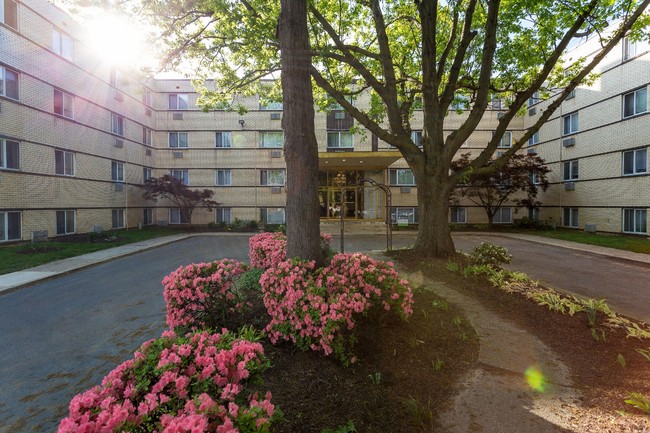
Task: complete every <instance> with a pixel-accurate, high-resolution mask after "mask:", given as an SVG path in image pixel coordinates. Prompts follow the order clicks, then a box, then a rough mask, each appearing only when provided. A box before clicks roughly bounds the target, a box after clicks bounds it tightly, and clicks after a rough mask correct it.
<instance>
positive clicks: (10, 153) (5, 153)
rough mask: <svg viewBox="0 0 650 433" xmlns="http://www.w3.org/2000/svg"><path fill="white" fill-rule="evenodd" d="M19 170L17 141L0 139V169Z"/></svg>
mask: <svg viewBox="0 0 650 433" xmlns="http://www.w3.org/2000/svg"><path fill="white" fill-rule="evenodd" d="M2 168H8V169H13V170H18V169H19V168H20V147H19V145H18V142H17V141H12V140H5V139H1V138H0V169H2Z"/></svg>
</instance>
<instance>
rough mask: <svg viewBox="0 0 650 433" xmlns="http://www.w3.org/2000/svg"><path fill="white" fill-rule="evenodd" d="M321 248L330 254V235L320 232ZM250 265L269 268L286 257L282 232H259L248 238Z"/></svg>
mask: <svg viewBox="0 0 650 433" xmlns="http://www.w3.org/2000/svg"><path fill="white" fill-rule="evenodd" d="M320 240H321V248H322V250H323V253H324V254H325V256H326V257H327V256H330V254H331V249H330V243H331V242H332V235H329V234H325V233H321V234H320ZM248 245H249V258H250V263H251V267H253V268H262V269H269V268H271V267H274V266H277V265H278V264H279V263H280V262H283V261H285V260H286V259H287V237H286V235H284V234H283V233H280V232H277V233H260V234H258V235H255V236H251V238H250V239H249V240H248Z"/></svg>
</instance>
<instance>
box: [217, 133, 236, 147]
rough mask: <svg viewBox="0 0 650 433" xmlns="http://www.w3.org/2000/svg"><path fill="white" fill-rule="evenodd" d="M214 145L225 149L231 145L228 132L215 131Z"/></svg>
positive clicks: (230, 137)
mask: <svg viewBox="0 0 650 433" xmlns="http://www.w3.org/2000/svg"><path fill="white" fill-rule="evenodd" d="M215 147H217V148H220V149H226V148H231V147H232V136H231V134H230V132H216V133H215Z"/></svg>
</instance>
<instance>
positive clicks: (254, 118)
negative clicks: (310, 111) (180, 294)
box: [0, 0, 650, 242]
mask: <svg viewBox="0 0 650 433" xmlns="http://www.w3.org/2000/svg"><path fill="white" fill-rule="evenodd" d="M641 51H642V50H641V49H639V52H638V53H637V54H635V55H634V56H633V57H630V58H629V59H626V61H625V62H621V59H620V58H619V59H618V61H617V62H616V61H615V60H614V59H612V60H611V61H610V63H609V65H610V69H613V72H611V73H610V72H609V69H607V70H605V69H604V72H603V74H602V76H601V78H600V81H599V82H602V84H601V85H600V87H598V88H597V87H596V86H592V87H589V88H587V87H584V88H580V89H577V91H576V96H575V98H574V99H573V100H572V101H567V102H565V103H564V105H563V109H562V113H560V114H558V115H556V116H555V117H554V118H553V119H552V120H551V121H549V122H548V123H547V124H546V125H544V127H543V128H542V130H541V131H540V133H539V134H538V135H537V136H536V138H535V139H534V140H532V141H531V146H530V147H529V149H524V152H526V151H534V152H538V153H539V154H540V155H541V156H543V157H544V158H546V159H547V161H548V162H549V164H551V167H552V168H553V170H554V171H553V175H552V176H553V178H552V180H553V185H552V187H551V188H550V189H549V191H548V192H547V193H546V194H545V195H544V196H543V197H541V201H542V202H543V206H542V208H541V209H540V210H539V211H538V212H537V211H536V213H535V214H534V215H533V216H536V217H537V216H539V217H540V218H554V219H555V220H556V221H561V224H563V225H566V226H569V227H578V228H581V229H583V228H584V226H585V224H595V225H596V226H597V228H598V230H604V231H612V232H621V231H624V232H636V233H640V232H641V228H643V231H646V230H647V229H646V228H645V227H646V226H645V222H643V224H641V221H642V220H643V221H645V213H646V212H647V209H646V208H647V205H648V198H649V197H648V194H650V193H649V192H648V184H647V182H648V181H647V177H646V176H640V175H641V174H643V173H645V172H642V169H643V167H645V171H647V151H645V150H644V149H645V148H644V146H647V145H648V138H647V136H648V134H647V131H648V129H647V126H648V125H649V124H648V117H646V116H643V115H642V114H643V113H645V112H646V111H647V90H645V94H644V93H643V92H644V90H643V89H647V84H648V81H650V78H649V72H648V71H650V69H649V68H648V67H647V66H648V65H647V64H645V62H647V61H648V57H647V54H644V53H641ZM644 65H645V66H644ZM623 73H624V74H626V75H625V76H626V77H627V76H628V75H627V74H629V75H630V77H629V79H627V78H626V79H625V80H621V79H620V77H621V74H623ZM632 76H634V78H632ZM630 94H632V96H629V95H630ZM643 95H645V96H643ZM197 97H198V94H197V93H196V91H195V90H194V88H193V87H192V85H191V83H190V81H189V80H160V79H143V78H142V77H140V76H139V75H138V74H137V73H135V72H134V71H131V70H126V69H122V70H120V69H117V68H115V67H114V66H113V65H111V64H109V63H108V62H106V61H104V60H103V59H102V58H101V56H98V55H97V53H94V52H92V49H90V48H89V47H87V46H85V45H84V38H83V32H82V29H81V28H80V27H79V26H78V25H77V24H76V23H75V22H74V21H73V20H72V19H71V18H70V17H69V16H68V15H67V14H65V13H64V12H62V11H61V10H59V9H57V8H56V7H54V6H52V5H51V4H49V3H46V2H44V1H43V0H24V1H20V2H16V1H15V0H4V3H3V6H2V11H1V13H0V242H9V241H17V240H21V239H22V240H27V239H30V237H31V234H32V233H33V232H35V231H43V230H45V231H47V232H48V235H49V236H51V237H54V236H64V235H68V234H72V233H83V232H88V231H92V230H96V229H98V228H99V227H101V228H102V229H105V230H106V229H111V228H126V227H138V226H142V225H149V224H183V223H186V221H184V220H183V217H182V214H181V212H180V210H179V209H175V208H173V207H171V206H170V204H169V203H166V202H164V201H159V202H151V201H145V200H144V199H143V198H142V192H143V191H142V188H141V186H142V185H143V183H144V181H145V180H146V179H147V178H149V177H154V176H155V177H158V176H161V175H163V174H170V175H172V176H175V177H177V178H179V179H182V180H183V182H185V183H186V184H188V185H189V186H190V188H201V189H204V188H210V189H212V190H214V191H215V197H214V198H215V200H216V201H218V202H219V203H220V206H219V208H218V209H216V211H212V212H208V211H206V210H204V209H198V210H197V211H196V212H195V213H194V215H193V218H192V222H193V223H198V224H207V223H210V222H215V223H231V222H233V221H235V219H240V220H258V221H262V222H264V223H268V224H276V223H283V222H284V205H285V201H286V194H285V188H284V185H285V179H286V170H285V164H284V155H283V133H282V129H281V118H282V106H281V104H270V105H267V106H262V105H261V104H260V101H259V98H257V97H251V98H246V99H244V100H242V101H239V102H241V104H242V105H244V106H245V107H246V108H247V110H248V111H247V113H246V114H243V115H239V114H237V113H235V112H229V111H220V110H213V111H208V112H204V111H203V110H202V109H201V107H198V106H197V102H196V101H197ZM643 97H645V101H646V104H645V106H644V105H643V103H642V102H640V101H643ZM630 98H632V99H630ZM630 100H632V101H633V102H630ZM369 102H370V101H369V99H368V98H367V96H364V95H360V96H359V97H358V98H357V99H356V100H355V102H354V103H355V104H356V105H358V106H359V107H364V106H366V105H369ZM546 103H548V102H547V101H542V100H539V101H537V100H535V101H532V102H531V104H530V107H529V112H528V113H527V115H526V116H522V117H518V118H516V119H515V120H514V121H513V122H512V124H511V130H510V131H508V133H507V134H506V136H505V137H504V140H502V143H501V146H502V147H504V148H507V147H510V146H511V145H512V143H513V141H514V140H516V139H517V138H518V137H520V136H521V135H522V134H523V132H524V131H525V128H526V127H528V125H530V124H531V122H533V121H534V120H535V118H536V116H537V115H539V114H536V110H542V109H543V107H544V104H546ZM497 104H498V101H495V105H493V106H492V109H491V110H490V111H489V112H488V113H486V116H485V118H484V119H483V121H482V122H481V124H480V125H479V127H478V128H477V130H476V132H475V133H474V134H473V135H472V136H471V137H470V139H469V140H468V141H467V143H465V144H464V146H463V148H462V149H461V152H463V153H466V152H478V151H480V150H481V149H482V148H483V147H484V146H485V144H486V143H487V141H488V140H489V139H490V138H491V136H492V132H493V131H494V129H495V128H496V125H497V121H498V113H499V108H500V107H499V106H498V105H497ZM571 104H573V105H571ZM616 104H618V110H619V111H618V112H617V113H618V114H617V116H618V117H617V118H616V121H614V119H613V118H611V119H610V118H608V117H607V115H606V114H605V111H604V110H605V107H608V109H609V108H610V106H612V107H611V110H614V108H613V106H614V105H616ZM623 104H627V105H625V107H627V106H631V107H632V108H631V110H632V114H631V115H621V113H628V114H629V112H628V111H625V109H624V108H622V107H623ZM630 104H632V105H630ZM565 107H566V108H565ZM644 107H645V108H644ZM537 113H539V111H537ZM572 113H578V114H576V115H575V117H571V116H573V114H572ZM612 113H613V111H612ZM612 115H613V114H612ZM567 116H569V117H567ZM603 116H605V118H607V119H609V120H607V122H605V123H603V122H604V121H603ZM578 117H579V120H574V119H577V118H578ZM628 117H629V119H628ZM464 118H465V114H462V113H461V114H458V113H457V112H452V113H450V115H449V116H448V118H447V121H446V124H445V128H446V129H448V131H449V133H450V132H451V131H453V130H454V128H456V127H458V126H459V125H460V124H461V122H462V120H463V119H464ZM565 118H566V119H568V120H565ZM572 122H573V123H572ZM576 122H578V124H579V127H578V128H577V129H576V130H573V129H568V130H567V131H569V132H568V133H564V130H563V129H562V127H563V126H562V125H564V124H565V123H566V124H568V125H569V128H571V127H572V126H571V125H574V124H575V123H576ZM421 124H422V123H421V113H418V112H417V111H416V113H415V118H414V120H413V129H414V131H413V134H412V138H413V139H414V141H416V142H417V140H419V139H420V138H421V130H418V128H421ZM597 125H601V126H599V127H598V126H597ZM602 125H605V126H602ZM644 125H645V127H646V128H644ZM315 126H316V134H317V139H318V143H319V159H320V168H319V176H320V179H321V182H320V188H319V196H320V202H321V218H322V219H323V220H335V219H338V218H340V216H341V215H343V216H344V217H345V218H348V219H357V220H364V221H382V220H384V219H385V218H386V216H387V214H388V215H390V216H391V218H392V219H393V220H394V221H400V222H408V223H412V224H413V223H415V224H416V223H417V222H418V218H417V200H416V191H417V190H416V188H417V186H416V185H415V182H414V178H413V174H412V173H411V171H410V170H409V169H408V166H407V164H406V162H405V161H404V160H403V159H402V158H401V155H400V154H399V152H397V151H396V150H395V149H394V148H392V147H391V146H390V145H388V144H387V143H384V142H383V141H381V140H378V139H377V137H375V136H373V135H372V134H370V133H369V132H367V131H364V132H356V130H357V129H358V128H354V121H353V119H352V118H351V117H350V116H349V115H348V114H347V113H345V112H344V111H343V110H340V109H337V108H336V107H333V108H332V109H331V110H329V111H328V112H319V113H317V115H316V125H315ZM618 128H622V129H624V130H625V131H620V132H619V130H618ZM605 131H607V133H606V134H605ZM607 134H608V135H607ZM567 139H574V145H573V146H571V145H565V144H567V142H566V140H567ZM608 139H609V140H611V141H606V142H603V140H608ZM623 140H624V141H625V142H622V141H623ZM630 152H631V153H630ZM644 152H645V153H644ZM630 155H631V156H630ZM572 161H579V162H577V163H575V162H572ZM603 161H607V162H606V163H605V162H603ZM630 161H631V162H630ZM642 161H645V165H643V162H642ZM566 163H569V165H568V166H567V165H566ZM630 164H631V165H630ZM578 165H582V167H581V168H580V172H579V176H580V177H574V176H577V175H578V168H577V167H578ZM565 167H569V168H565ZM572 167H575V168H572ZM616 167H618V172H617V171H616V170H617V168H616ZM625 167H633V168H632V171H633V172H632V173H627V172H626V171H625V170H627V169H626V168H625ZM565 170H568V176H569V177H568V178H567V179H565V178H564V177H563V176H564V172H565ZM572 170H573V171H572ZM604 170H609V171H611V173H610V174H604ZM612 173H613V174H612ZM361 179H367V180H370V181H374V182H377V183H380V184H386V185H388V186H389V188H390V191H391V196H392V207H391V208H390V209H389V210H387V209H386V202H385V195H384V193H383V192H382V191H381V190H379V189H378V188H377V187H374V186H372V185H371V182H370V181H367V182H366V183H364V184H363V185H362V186H359V181H360V180H361ZM565 180H566V181H565ZM569 182H573V184H572V185H573V187H574V189H570V187H569V186H567V185H571V184H570V183H569ZM644 186H645V188H644ZM613 200H616V202H614V201H613ZM644 206H645V207H644ZM516 210H517V209H515V208H514V206H504V207H502V209H500V211H499V212H498V214H497V217H496V219H495V222H496V223H511V222H512V221H513V218H516V217H518V216H517V215H519V216H523V215H527V212H528V211H527V210H524V211H522V212H519V213H518V214H517V215H516V214H515V212H516ZM564 216H566V217H567V218H566V222H567V224H564V222H565V219H563V218H564ZM623 221H631V222H630V223H629V224H631V226H630V227H633V228H635V229H639V230H637V231H634V230H626V229H625V228H627V226H624V223H623ZM450 222H453V223H458V224H463V223H485V222H486V217H485V213H484V211H483V209H482V208H479V207H477V206H475V205H472V204H471V203H469V202H467V203H462V202H461V203H460V204H458V206H454V207H452V209H451V214H450ZM574 223H575V224H574Z"/></svg>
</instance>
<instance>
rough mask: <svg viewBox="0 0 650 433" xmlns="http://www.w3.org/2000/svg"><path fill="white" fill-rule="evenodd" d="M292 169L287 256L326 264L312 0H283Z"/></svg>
mask: <svg viewBox="0 0 650 433" xmlns="http://www.w3.org/2000/svg"><path fill="white" fill-rule="evenodd" d="M278 33H279V35H278V36H279V40H280V50H281V62H282V94H283V103H284V113H283V118H282V129H283V130H284V139H285V144H284V158H285V161H286V165H287V204H286V223H287V257H300V258H301V259H305V260H315V261H316V263H317V264H318V265H320V264H322V262H323V254H322V250H321V248H320V205H319V201H318V143H317V141H316V132H315V127H314V98H313V94H312V87H311V77H310V67H311V55H310V47H309V35H308V33H307V0H282V1H281V12H280V25H279V28H278Z"/></svg>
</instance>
